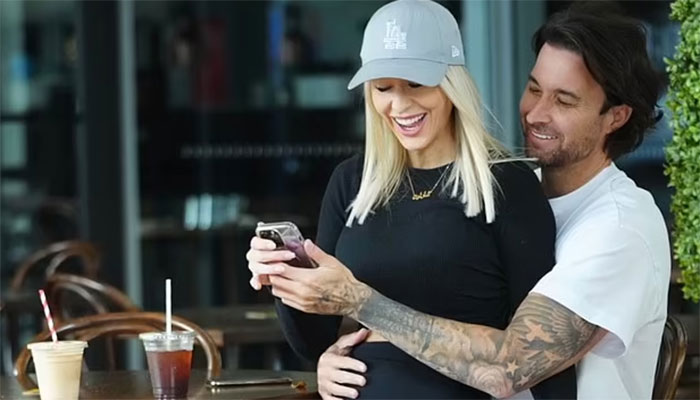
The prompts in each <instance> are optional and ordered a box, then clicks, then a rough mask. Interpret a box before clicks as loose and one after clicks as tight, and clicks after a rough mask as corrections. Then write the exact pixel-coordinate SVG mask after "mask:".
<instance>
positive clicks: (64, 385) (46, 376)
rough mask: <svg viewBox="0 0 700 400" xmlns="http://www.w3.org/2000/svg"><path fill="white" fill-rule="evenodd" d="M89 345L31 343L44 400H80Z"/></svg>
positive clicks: (67, 342)
mask: <svg viewBox="0 0 700 400" xmlns="http://www.w3.org/2000/svg"><path fill="white" fill-rule="evenodd" d="M86 347H87V342H84V341H79V340H61V341H58V342H55V343H54V342H37V343H29V344H28V345H27V348H29V350H30V351H31V352H32V358H33V359H34V369H35V370H36V377H37V381H38V383H39V395H40V396H41V400H54V399H55V400H58V399H61V400H69V399H77V398H78V395H79V393H80V371H81V367H82V364H83V350H85V348H86Z"/></svg>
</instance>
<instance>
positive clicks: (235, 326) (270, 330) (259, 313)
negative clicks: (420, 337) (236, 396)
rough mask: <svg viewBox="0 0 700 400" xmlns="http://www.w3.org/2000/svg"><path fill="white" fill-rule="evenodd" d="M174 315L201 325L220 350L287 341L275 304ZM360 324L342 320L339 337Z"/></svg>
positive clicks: (186, 310) (199, 309)
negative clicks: (243, 345) (229, 347)
mask: <svg viewBox="0 0 700 400" xmlns="http://www.w3.org/2000/svg"><path fill="white" fill-rule="evenodd" d="M173 314H175V315H177V316H179V317H182V318H185V319H187V320H190V321H192V322H194V323H195V324H197V325H199V326H200V327H202V328H203V329H205V330H206V331H207V332H209V334H211V335H212V337H213V338H214V340H215V341H216V342H217V344H218V345H219V346H220V347H223V345H230V344H233V345H238V344H250V343H280V342H284V341H285V338H284V334H283V333H282V326H281V324H280V321H279V319H277V314H276V313H275V306H274V305H273V304H237V305H226V306H214V307H197V308H184V309H178V310H174V311H173ZM357 329H358V327H357V323H356V322H355V321H353V320H350V319H348V318H343V322H342V324H341V326H340V334H344V333H348V332H354V331H355V330H357Z"/></svg>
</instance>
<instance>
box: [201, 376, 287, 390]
mask: <svg viewBox="0 0 700 400" xmlns="http://www.w3.org/2000/svg"><path fill="white" fill-rule="evenodd" d="M292 382H293V381H292V378H288V377H286V376H275V377H266V378H254V377H252V378H214V379H207V386H209V387H212V388H216V387H222V386H252V385H284V384H287V385H291V384H292Z"/></svg>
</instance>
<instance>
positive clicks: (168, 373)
mask: <svg viewBox="0 0 700 400" xmlns="http://www.w3.org/2000/svg"><path fill="white" fill-rule="evenodd" d="M194 336H195V334H194V332H187V331H177V332H170V333H167V332H154V333H142V334H140V335H139V338H141V340H142V341H143V346H144V348H145V349H146V358H147V360H148V371H149V373H150V375H151V386H152V387H153V397H155V398H157V399H182V398H186V397H187V388H188V386H189V383H190V369H191V368H192V346H193V345H194Z"/></svg>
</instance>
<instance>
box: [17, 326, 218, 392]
mask: <svg viewBox="0 0 700 400" xmlns="http://www.w3.org/2000/svg"><path fill="white" fill-rule="evenodd" d="M172 321H173V329H174V330H184V331H192V332H194V333H195V341H196V343H199V344H200V345H201V347H202V349H204V353H205V354H206V358H207V377H208V378H214V377H218V376H219V374H220V373H221V354H219V349H218V348H217V347H216V343H215V342H214V339H212V337H211V336H210V335H209V334H208V333H207V332H206V331H205V330H203V329H202V328H200V327H199V326H197V325H196V324H194V323H193V322H190V321H187V320H185V319H183V318H179V317H176V316H173V320H172ZM164 330H165V314H163V313H155V312H122V313H107V314H98V315H91V316H88V317H82V318H77V319H74V320H71V321H66V322H65V323H63V324H61V325H59V326H57V327H56V332H57V333H58V336H59V338H61V337H63V336H65V335H72V337H74V338H75V339H76V340H85V341H90V340H92V339H94V338H96V337H100V336H105V335H109V336H115V335H123V334H134V335H136V334H139V333H143V332H158V331H164ZM50 337H51V333H50V332H49V331H48V330H45V331H43V332H41V333H40V334H38V335H36V336H35V337H34V338H33V339H32V340H31V342H43V341H46V340H50ZM30 358H31V353H30V351H29V350H28V349H27V348H26V347H24V348H23V349H22V351H21V352H20V354H19V356H18V357H17V361H16V362H15V370H14V374H15V376H16V377H17V381H18V382H19V384H20V385H21V386H22V387H23V388H24V390H30V389H33V388H36V387H37V386H36V383H35V382H34V381H33V380H32V379H31V378H30V377H29V376H28V375H27V366H28V365H29V360H30Z"/></svg>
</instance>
